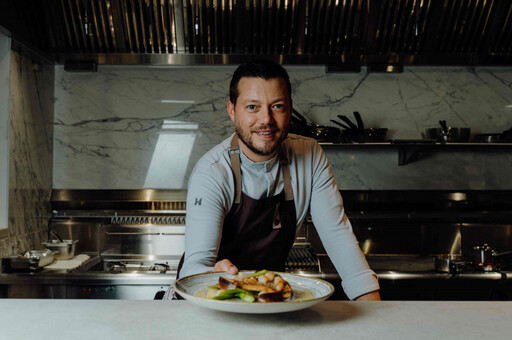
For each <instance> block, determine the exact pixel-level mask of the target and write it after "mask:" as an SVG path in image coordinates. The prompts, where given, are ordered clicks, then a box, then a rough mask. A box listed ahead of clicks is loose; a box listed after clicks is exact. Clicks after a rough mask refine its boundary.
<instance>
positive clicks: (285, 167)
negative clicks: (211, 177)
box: [229, 134, 293, 204]
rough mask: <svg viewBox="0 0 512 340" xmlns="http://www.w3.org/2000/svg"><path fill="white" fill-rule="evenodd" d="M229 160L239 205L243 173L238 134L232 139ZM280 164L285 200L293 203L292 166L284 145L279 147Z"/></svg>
mask: <svg viewBox="0 0 512 340" xmlns="http://www.w3.org/2000/svg"><path fill="white" fill-rule="evenodd" d="M229 158H230V160H231V169H232V170H233V176H234V177H235V203H236V204H239V203H240V199H241V197H242V173H241V172H240V149H239V147H238V137H237V135H236V134H235V135H234V136H233V138H231V144H230V147H229ZM279 163H280V165H281V169H282V171H283V181H284V200H285V201H293V190H292V179H291V176H290V166H289V163H288V157H287V155H286V151H285V149H284V147H283V145H282V144H281V146H280V147H279Z"/></svg>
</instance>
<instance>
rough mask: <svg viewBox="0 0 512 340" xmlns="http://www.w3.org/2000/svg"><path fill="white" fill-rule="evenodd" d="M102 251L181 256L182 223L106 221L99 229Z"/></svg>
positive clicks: (105, 253) (183, 228) (110, 253)
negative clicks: (111, 223)
mask: <svg viewBox="0 0 512 340" xmlns="http://www.w3.org/2000/svg"><path fill="white" fill-rule="evenodd" d="M100 243H101V250H100V253H101V254H102V256H104V255H107V254H108V255H147V256H152V257H154V256H162V255H173V256H178V257H179V256H181V255H182V254H183V253H184V252H185V227H184V226H148V225H106V226H104V227H102V229H101V232H100Z"/></svg>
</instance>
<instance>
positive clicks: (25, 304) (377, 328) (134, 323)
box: [0, 299, 512, 340]
mask: <svg viewBox="0 0 512 340" xmlns="http://www.w3.org/2000/svg"><path fill="white" fill-rule="evenodd" d="M0 315H2V317H1V318H0V333H1V334H2V338H5V339H47V338H48V336H49V335H51V334H56V333H55V332H58V333H59V334H66V338H70V339H111V340H112V339H233V338H234V336H235V335H236V336H240V337H242V338H243V339H285V338H286V339H288V338H290V339H294V340H300V339H311V338H319V337H321V338H322V339H341V338H344V339H355V338H357V339H483V338H486V339H487V338H491V339H505V338H509V337H510V334H511V333H512V325H511V323H510V320H512V302H441V301H430V302H418V301H382V302H352V301H326V302H322V303H320V304H318V305H316V306H313V307H311V308H309V309H305V310H301V311H296V312H291V313H283V314H266V315H265V314H264V315H254V314H247V315H244V314H233V313H224V312H217V311H213V310H209V309H204V308H201V307H198V306H196V305H194V304H192V303H190V302H188V301H128V300H40V299H23V300H19V299H5V300H1V301H0Z"/></svg>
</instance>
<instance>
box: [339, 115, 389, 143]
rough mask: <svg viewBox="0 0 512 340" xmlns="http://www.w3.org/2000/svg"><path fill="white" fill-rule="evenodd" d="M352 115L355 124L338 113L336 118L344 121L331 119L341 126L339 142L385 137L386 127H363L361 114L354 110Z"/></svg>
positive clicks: (374, 140)
mask: <svg viewBox="0 0 512 340" xmlns="http://www.w3.org/2000/svg"><path fill="white" fill-rule="evenodd" d="M354 117H355V119H356V122H357V125H356V124H354V123H353V122H352V121H351V120H350V119H349V118H348V117H347V116H344V115H338V118H339V119H341V120H342V121H343V122H344V123H340V122H338V121H335V120H333V119H331V122H333V123H335V124H337V125H339V126H341V127H342V128H343V131H342V132H341V137H340V142H341V143H352V142H357V143H364V142H381V141H383V140H385V139H386V134H387V131H388V129H385V128H369V129H365V126H364V123H363V119H362V117H361V114H360V113H359V112H357V111H354Z"/></svg>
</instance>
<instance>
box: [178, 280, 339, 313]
mask: <svg viewBox="0 0 512 340" xmlns="http://www.w3.org/2000/svg"><path fill="white" fill-rule="evenodd" d="M243 273H248V274H254V273H255V271H243ZM274 274H275V275H279V276H280V277H281V278H282V279H283V280H284V281H286V282H287V283H288V284H289V285H290V288H291V291H292V293H291V295H290V297H288V298H284V297H283V301H281V302H273V303H257V302H255V303H247V302H245V301H244V300H242V299H240V298H231V299H224V300H219V299H213V298H208V290H209V288H208V287H211V286H216V285H217V284H218V283H219V279H220V277H221V276H222V277H224V278H226V279H230V280H233V279H234V278H235V275H230V274H227V273H225V272H207V273H202V274H195V275H190V276H185V277H182V278H180V279H178V280H176V281H175V282H174V283H173V287H174V290H175V291H176V292H177V293H178V294H179V295H181V296H182V297H183V298H184V299H186V300H188V301H190V302H192V303H194V304H196V305H198V306H201V307H204V308H208V309H213V310H218V311H225V312H232V313H250V314H268V313H283V312H291V311H297V310H301V309H304V308H309V307H311V306H313V305H315V304H317V303H319V302H321V301H324V300H326V299H327V298H329V296H331V295H332V294H333V292H334V287H333V286H332V284H330V283H329V282H326V281H324V280H320V279H316V278H311V277H304V276H299V275H294V274H288V273H281V272H274ZM258 294H259V293H258Z"/></svg>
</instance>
